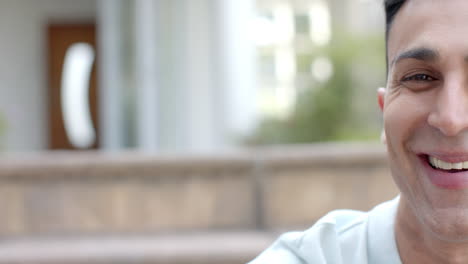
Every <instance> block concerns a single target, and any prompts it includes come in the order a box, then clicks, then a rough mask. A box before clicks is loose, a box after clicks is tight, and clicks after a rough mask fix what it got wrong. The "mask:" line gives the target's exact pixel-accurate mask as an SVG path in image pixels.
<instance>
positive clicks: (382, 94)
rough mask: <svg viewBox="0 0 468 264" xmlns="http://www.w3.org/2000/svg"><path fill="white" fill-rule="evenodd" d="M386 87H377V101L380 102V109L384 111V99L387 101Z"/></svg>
mask: <svg viewBox="0 0 468 264" xmlns="http://www.w3.org/2000/svg"><path fill="white" fill-rule="evenodd" d="M385 91H386V90H385V88H383V87H380V88H378V89H377V102H378V103H379V107H380V110H381V111H383V109H384V101H385Z"/></svg>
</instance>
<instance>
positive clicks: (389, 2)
mask: <svg viewBox="0 0 468 264" xmlns="http://www.w3.org/2000/svg"><path fill="white" fill-rule="evenodd" d="M405 2H406V0H384V7H385V23H386V24H385V50H386V55H385V57H386V61H387V72H388V66H389V65H388V35H389V34H390V28H391V27H392V22H393V19H394V18H395V15H396V14H397V13H398V10H400V8H401V6H402V5H403V4H404V3H405Z"/></svg>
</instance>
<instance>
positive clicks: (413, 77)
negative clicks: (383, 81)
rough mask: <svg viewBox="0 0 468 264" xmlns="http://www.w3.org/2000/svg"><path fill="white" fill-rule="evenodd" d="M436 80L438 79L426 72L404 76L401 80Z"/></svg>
mask: <svg viewBox="0 0 468 264" xmlns="http://www.w3.org/2000/svg"><path fill="white" fill-rule="evenodd" d="M435 80H436V79H435V78H433V77H432V76H430V75H427V74H424V73H418V74H414V75H411V76H408V77H404V78H403V80H401V81H402V82H406V81H435Z"/></svg>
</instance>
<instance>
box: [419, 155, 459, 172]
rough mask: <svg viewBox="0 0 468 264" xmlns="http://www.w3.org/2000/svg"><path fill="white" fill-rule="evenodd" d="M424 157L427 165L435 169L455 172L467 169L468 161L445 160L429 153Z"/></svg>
mask: <svg viewBox="0 0 468 264" xmlns="http://www.w3.org/2000/svg"><path fill="white" fill-rule="evenodd" d="M424 158H425V160H426V162H428V163H429V165H430V166H431V167H432V168H433V169H436V170H441V171H444V172H450V173H457V172H462V171H467V170H468V161H462V162H447V161H443V160H440V159H438V158H436V157H433V156H429V155H425V157H424Z"/></svg>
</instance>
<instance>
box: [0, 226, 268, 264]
mask: <svg viewBox="0 0 468 264" xmlns="http://www.w3.org/2000/svg"><path fill="white" fill-rule="evenodd" d="M276 237H277V234H272V233H262V232H219V233H197V234H185V235H163V236H154V237H149V236H146V237H142V236H131V237H117V236H113V237H105V238H41V239H9V240H1V241H0V263H1V264H7V263H8V264H33V263H34V264H58V263H60V264H67V263H69V264H72V263H73V264H78V263H80V264H84V263H89V264H91V263H99V264H103V263H109V264H110V263H113V264H117V263H118V264H133V263H139V264H140V263H141V264H143V263H154V264H159V263H161V264H163V263H164V264H189V263H190V264H202V263H203V264H211V263H216V264H237V263H245V262H246V261H248V260H250V259H252V258H253V257H254V256H256V255H258V253H259V252H261V251H262V250H263V249H265V248H266V247H267V246H268V245H270V244H271V243H272V242H273V240H274V239H275V238H276Z"/></svg>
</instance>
